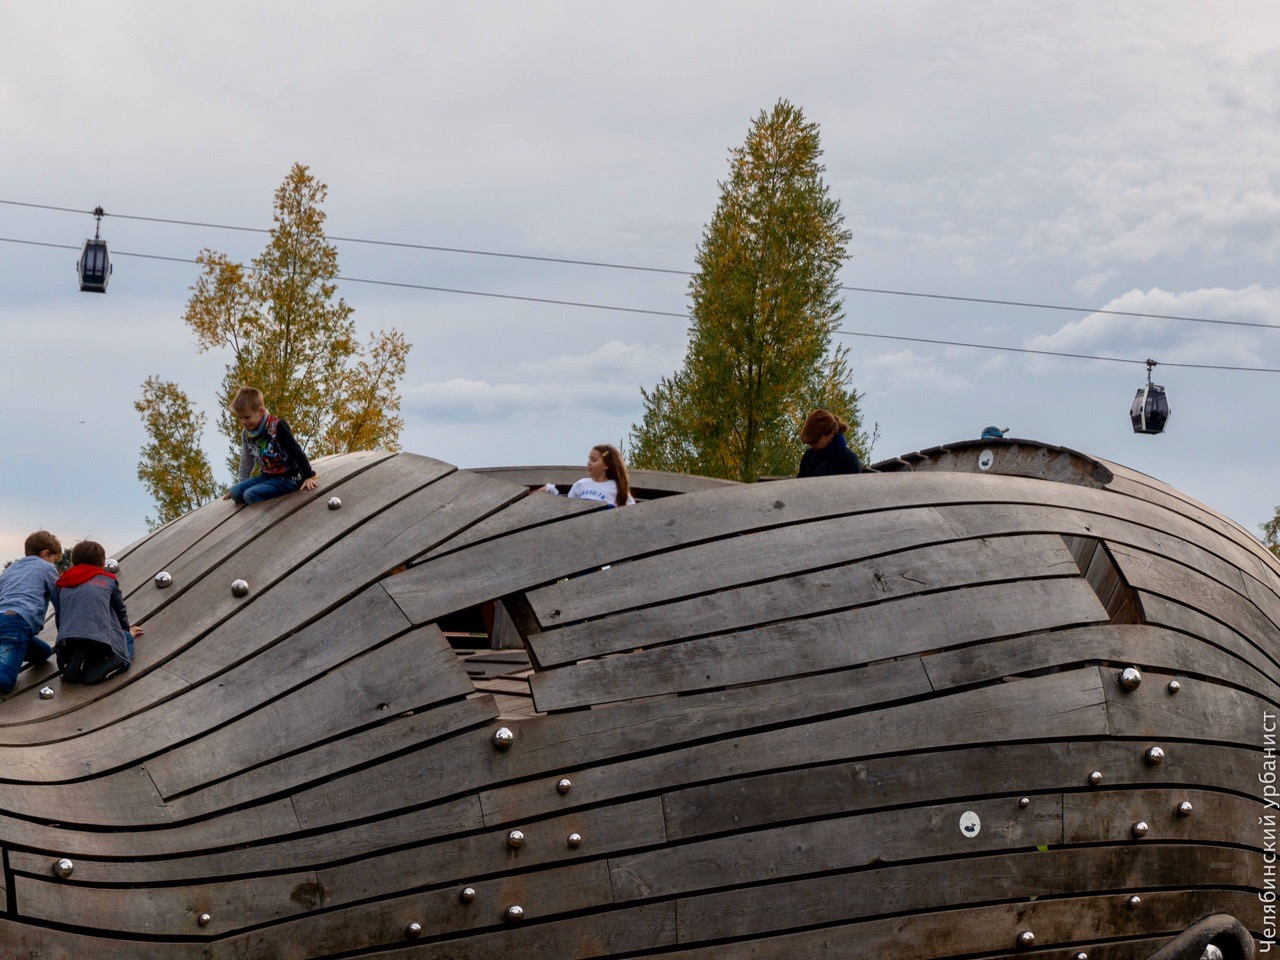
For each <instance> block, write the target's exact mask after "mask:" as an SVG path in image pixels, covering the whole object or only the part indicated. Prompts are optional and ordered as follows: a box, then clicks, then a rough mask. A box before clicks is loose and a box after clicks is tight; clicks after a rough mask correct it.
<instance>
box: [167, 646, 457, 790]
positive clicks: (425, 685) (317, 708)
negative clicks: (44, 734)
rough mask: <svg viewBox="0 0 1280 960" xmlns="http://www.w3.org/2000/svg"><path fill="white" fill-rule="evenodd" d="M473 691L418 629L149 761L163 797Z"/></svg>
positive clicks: (448, 655)
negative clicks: (198, 738)
mask: <svg viewBox="0 0 1280 960" xmlns="http://www.w3.org/2000/svg"><path fill="white" fill-rule="evenodd" d="M472 690H473V687H472V685H471V681H470V680H469V679H467V674H466V671H465V670H464V669H463V668H462V665H461V663H459V661H458V657H457V655H456V654H455V653H454V652H453V650H452V649H451V648H450V647H449V642H448V641H447V640H446V639H445V638H444V635H443V634H442V633H441V632H440V630H439V629H438V628H437V627H435V626H432V625H428V626H426V627H419V628H417V629H416V630H413V631H412V632H410V633H407V634H404V635H402V636H400V637H398V638H396V639H395V640H392V641H390V642H389V643H386V644H384V645H383V646H380V647H378V648H376V649H374V650H372V651H370V652H369V653H367V654H365V655H363V656H360V657H357V658H354V659H352V660H348V661H346V662H345V663H343V664H342V665H341V666H338V667H335V668H334V669H333V670H331V671H330V672H329V673H326V674H323V675H322V676H320V677H319V678H318V679H317V680H316V681H315V682H313V683H310V684H308V685H307V686H305V687H302V688H300V689H298V690H295V691H293V692H291V693H289V694H287V695H283V696H281V697H278V698H277V699H275V700H273V701H271V702H270V703H268V704H267V705H265V706H263V707H262V708H261V709H259V710H257V711H256V712H254V713H252V714H249V715H247V716H245V717H243V718H241V719H239V720H237V721H235V722H234V723H231V724H228V725H227V726H225V727H221V728H220V729H218V730H217V731H216V732H213V733H209V734H206V735H205V736H204V737H202V738H201V739H200V740H199V741H197V742H195V743H192V744H189V745H187V746H184V747H180V748H178V749H176V750H171V751H169V752H167V753H164V754H161V755H160V756H158V757H154V758H152V759H151V760H150V761H148V763H147V771H148V772H149V773H150V774H151V778H152V779H153V780H154V781H155V783H156V786H157V788H159V790H160V792H161V794H163V795H164V796H165V797H166V798H167V797H170V796H173V795H174V794H178V793H184V792H187V791H190V790H193V789H195V788H196V787H199V786H201V785H203V784H206V783H211V782H213V781H215V780H221V779H224V778H226V777H230V776H234V775H235V774H237V773H240V772H241V771H243V770H247V769H250V768H252V767H255V766H259V765H261V764H263V763H266V762H269V761H271V760H274V759H276V758H277V757H280V756H284V755H287V754H289V753H293V752H295V751H298V750H304V749H306V748H308V747H310V746H311V745H312V744H313V743H319V742H323V741H325V740H329V739H331V738H334V737H338V736H343V735H345V734H348V733H351V732H353V731H355V730H358V729H360V728H362V727H367V726H371V725H373V724H376V723H383V722H385V721H386V720H388V719H389V718H391V717H394V716H396V715H397V714H400V713H403V712H404V711H406V710H421V709H424V708H425V709H430V707H431V706H432V705H433V704H435V703H437V702H439V701H442V700H448V699H452V698H459V697H464V696H466V695H468V694H470V693H471V692H472Z"/></svg>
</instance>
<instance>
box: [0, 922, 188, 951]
mask: <svg viewBox="0 0 1280 960" xmlns="http://www.w3.org/2000/svg"><path fill="white" fill-rule="evenodd" d="M0 943H3V944H4V950H5V956H7V957H14V958H21V960H37V958H38V960H85V958H88V957H92V958H93V960H139V958H141V957H158V956H160V957H164V960H212V958H213V947H212V945H211V944H207V943H193V942H187V943H182V942H169V943H164V944H157V943H156V942H155V941H151V940H135V939H132V938H128V939H123V938H122V939H117V938H114V937H98V936H92V935H89V934H80V933H70V932H68V931H66V930H57V929H51V928H50V927H47V926H45V925H43V924H41V925H38V926H37V925H33V924H29V923H24V922H22V921H21V920H15V919H12V918H11V917H8V916H0Z"/></svg>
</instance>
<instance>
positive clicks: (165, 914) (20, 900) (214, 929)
mask: <svg viewBox="0 0 1280 960" xmlns="http://www.w3.org/2000/svg"><path fill="white" fill-rule="evenodd" d="M14 891H15V901H16V903H17V908H18V913H19V914H20V915H21V916H24V917H30V918H32V919H38V920H47V921H50V922H54V923H59V924H65V925H67V926H72V927H80V928H88V929H93V930H100V931H104V932H105V931H112V932H115V933H126V934H147V935H150V936H159V937H166V938H168V937H180V936H184V935H186V936H194V935H199V934H217V933H225V932H227V931H229V930H237V929H241V928H243V927H246V926H253V925H255V924H259V923H267V922H270V921H272V920H279V919H281V918H283V917H289V916H294V915H297V914H299V913H303V912H306V911H310V910H316V909H319V908H320V906H321V903H322V894H323V891H322V889H321V887H320V886H319V885H318V884H317V883H316V882H315V876H314V874H311V873H307V872H299V873H293V874H287V875H281V876H273V877H254V878H251V879H240V880H236V881H234V882H231V883H208V884H201V885H200V886H198V887H132V888H127V889H125V888H118V887H97V886H92V887H91V886H78V885H76V884H71V883H63V882H60V881H59V880H58V879H57V878H56V877H49V878H48V879H45V878H35V877H27V876H17V877H15V878H14ZM202 913H207V914H209V915H210V917H211V918H212V921H211V922H210V923H209V924H208V925H207V926H205V927H203V928H202V927H201V926H200V925H199V924H198V923H197V921H196V918H197V917H199V916H200V914H202Z"/></svg>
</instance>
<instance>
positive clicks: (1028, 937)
mask: <svg viewBox="0 0 1280 960" xmlns="http://www.w3.org/2000/svg"><path fill="white" fill-rule="evenodd" d="M1035 943H1036V935H1035V934H1034V933H1032V932H1031V931H1030V930H1023V931H1022V932H1021V933H1020V934H1018V946H1020V947H1034V946H1035Z"/></svg>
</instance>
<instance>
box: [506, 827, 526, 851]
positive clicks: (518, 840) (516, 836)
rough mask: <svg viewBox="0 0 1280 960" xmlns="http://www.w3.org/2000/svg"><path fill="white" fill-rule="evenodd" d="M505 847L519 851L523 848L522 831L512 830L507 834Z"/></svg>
mask: <svg viewBox="0 0 1280 960" xmlns="http://www.w3.org/2000/svg"><path fill="white" fill-rule="evenodd" d="M507 846H508V847H510V848H511V849H512V850H519V849H520V848H521V847H523V846H524V831H522V830H512V831H511V832H510V833H508V834H507Z"/></svg>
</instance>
